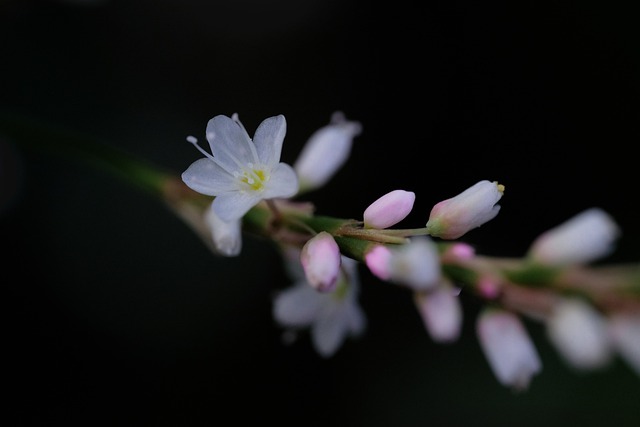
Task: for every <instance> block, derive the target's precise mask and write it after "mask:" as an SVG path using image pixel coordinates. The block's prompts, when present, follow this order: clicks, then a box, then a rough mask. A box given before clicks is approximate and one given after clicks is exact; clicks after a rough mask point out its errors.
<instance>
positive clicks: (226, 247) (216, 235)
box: [205, 207, 242, 257]
mask: <svg viewBox="0 0 640 427" xmlns="http://www.w3.org/2000/svg"><path fill="white" fill-rule="evenodd" d="M205 221H206V223H207V225H209V228H210V229H211V237H212V238H213V245H214V248H215V249H216V251H217V252H218V253H219V254H221V255H224V256H229V257H232V256H237V255H239V254H240V251H241V250H242V220H241V219H237V220H232V221H230V222H224V221H222V220H221V219H220V217H219V216H218V215H216V213H215V211H214V210H213V209H212V208H211V207H209V208H208V209H207V211H206V212H205Z"/></svg>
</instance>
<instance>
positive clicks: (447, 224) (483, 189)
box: [427, 180, 504, 239]
mask: <svg viewBox="0 0 640 427" xmlns="http://www.w3.org/2000/svg"><path fill="white" fill-rule="evenodd" d="M503 194H504V185H502V184H498V183H497V182H496V181H493V182H491V181H487V180H483V181H480V182H477V183H476V184H474V185H472V186H471V187H469V188H467V189H466V190H464V191H463V192H462V193H460V194H458V195H457V196H455V197H452V198H450V199H447V200H443V201H441V202H439V203H437V204H436V205H435V206H434V207H433V208H432V209H431V213H430V214H429V220H428V221H427V232H428V233H429V234H430V235H431V236H434V237H440V238H442V239H457V238H458V237H460V236H462V235H464V234H465V233H467V232H468V231H469V230H472V229H474V228H477V227H480V226H481V225H482V224H484V223H485V222H488V221H490V220H492V219H493V218H495V217H496V215H498V212H499V211H500V205H497V204H496V203H497V202H498V201H499V200H500V199H501V198H502V195H503Z"/></svg>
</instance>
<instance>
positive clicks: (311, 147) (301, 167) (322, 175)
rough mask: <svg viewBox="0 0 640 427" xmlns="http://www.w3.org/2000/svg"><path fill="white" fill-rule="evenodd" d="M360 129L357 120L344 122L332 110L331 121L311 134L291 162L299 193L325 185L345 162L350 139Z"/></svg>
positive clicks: (351, 140) (348, 152)
mask: <svg viewBox="0 0 640 427" xmlns="http://www.w3.org/2000/svg"><path fill="white" fill-rule="evenodd" d="M361 131H362V125H361V124H360V123H358V122H352V121H347V120H346V119H345V117H344V115H343V114H342V113H341V112H339V111H337V112H335V113H333V115H332V116H331V123H330V124H328V125H326V126H324V127H322V128H320V129H318V130H317V131H315V132H314V133H313V134H312V135H311V137H310V138H309V140H308V141H307V143H306V144H305V145H304V147H303V148H302V151H301V152H300V155H299V156H298V158H297V160H296V162H295V163H294V165H293V169H294V170H295V171H296V174H297V175H298V180H299V183H300V187H299V193H302V192H305V191H311V190H315V189H316V188H319V187H322V186H323V185H325V184H326V183H327V181H329V179H331V178H332V177H333V175H334V174H335V173H336V172H337V171H338V169H340V168H341V167H342V166H343V165H344V163H345V162H346V161H347V159H348V158H349V155H350V154H351V146H352V144H353V138H355V137H356V136H357V135H359V134H360V132H361Z"/></svg>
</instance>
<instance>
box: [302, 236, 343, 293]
mask: <svg viewBox="0 0 640 427" xmlns="http://www.w3.org/2000/svg"><path fill="white" fill-rule="evenodd" d="M300 261H301V263H302V267H303V269H304V273H305V277H306V278H307V281H308V282H309V284H310V285H311V286H313V288H315V289H316V290H318V291H320V292H331V291H333V290H334V289H335V287H336V283H337V281H338V274H339V273H340V264H341V256H340V248H339V247H338V244H337V243H336V241H335V239H334V238H333V236H332V235H331V234H329V233H327V232H326V231H321V232H320V233H318V234H317V235H315V236H313V237H312V238H311V239H309V240H308V241H307V243H305V244H304V246H303V248H302V252H301V254H300Z"/></svg>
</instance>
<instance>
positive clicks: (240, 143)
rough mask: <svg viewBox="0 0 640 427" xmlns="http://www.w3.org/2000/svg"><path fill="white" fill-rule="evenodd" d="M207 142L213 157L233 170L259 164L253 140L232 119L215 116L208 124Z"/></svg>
mask: <svg viewBox="0 0 640 427" xmlns="http://www.w3.org/2000/svg"><path fill="white" fill-rule="evenodd" d="M207 140H208V141H209V146H210V147H211V153H212V154H213V156H214V157H215V158H216V159H217V160H218V161H219V162H221V163H222V164H224V165H225V166H228V167H229V168H230V169H231V170H238V169H239V168H240V166H239V165H238V162H240V163H241V165H243V166H246V164H247V163H257V162H258V161H259V159H257V158H256V157H255V156H254V154H253V152H252V149H251V148H252V145H253V142H251V138H249V135H248V134H247V131H246V130H244V128H243V127H241V126H240V125H238V123H236V122H235V121H233V119H231V117H227V116H223V115H219V116H215V117H214V118H212V119H211V120H209V122H208V123H207Z"/></svg>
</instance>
